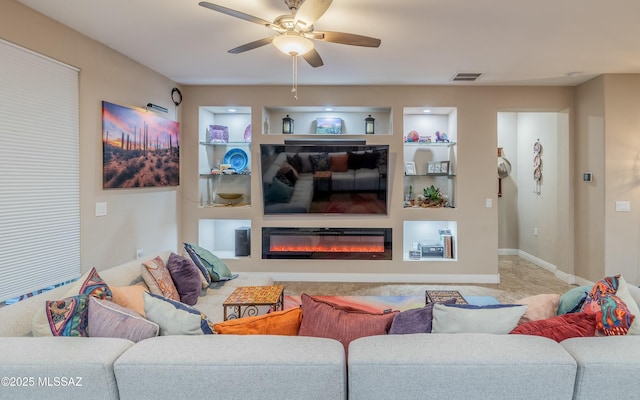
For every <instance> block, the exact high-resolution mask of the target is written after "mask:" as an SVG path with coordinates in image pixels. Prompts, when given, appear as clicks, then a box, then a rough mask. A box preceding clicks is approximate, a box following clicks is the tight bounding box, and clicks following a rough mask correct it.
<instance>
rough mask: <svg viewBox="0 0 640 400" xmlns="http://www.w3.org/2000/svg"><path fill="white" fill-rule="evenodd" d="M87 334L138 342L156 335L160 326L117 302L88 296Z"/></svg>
mask: <svg viewBox="0 0 640 400" xmlns="http://www.w3.org/2000/svg"><path fill="white" fill-rule="evenodd" d="M88 318H89V319H88V321H89V322H88V334H89V336H92V337H111V338H120V339H128V340H131V341H132V342H136V343H137V342H139V341H141V340H143V339H148V338H150V337H154V336H158V333H159V330H160V327H159V326H158V324H156V323H155V322H152V321H149V320H147V319H145V318H144V317H143V316H142V315H140V314H138V313H137V312H135V311H133V310H131V309H128V308H125V307H121V306H119V305H118V304H116V303H114V302H112V301H107V300H100V299H96V298H95V297H90V298H89V314H88Z"/></svg>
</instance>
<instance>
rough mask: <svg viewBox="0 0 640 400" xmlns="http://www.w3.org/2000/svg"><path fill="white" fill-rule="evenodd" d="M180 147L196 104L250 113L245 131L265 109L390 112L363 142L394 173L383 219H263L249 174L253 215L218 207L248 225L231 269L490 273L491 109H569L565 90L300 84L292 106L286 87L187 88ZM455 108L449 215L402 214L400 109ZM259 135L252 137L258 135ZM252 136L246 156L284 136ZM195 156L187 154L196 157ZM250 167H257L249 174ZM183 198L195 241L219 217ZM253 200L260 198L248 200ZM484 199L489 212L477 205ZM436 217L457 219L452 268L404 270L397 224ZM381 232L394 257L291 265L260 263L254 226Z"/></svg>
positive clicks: (192, 136) (189, 189)
mask: <svg viewBox="0 0 640 400" xmlns="http://www.w3.org/2000/svg"><path fill="white" fill-rule="evenodd" d="M184 93H185V102H184V109H183V113H184V114H183V117H184V124H183V128H184V129H183V134H184V140H183V145H184V146H185V147H186V148H188V149H192V148H196V147H197V146H198V144H197V138H198V135H197V134H198V132H197V130H198V124H197V118H198V107H200V106H205V105H207V106H224V105H242V106H251V107H252V108H253V110H254V114H253V120H252V124H253V126H261V110H262V107H263V106H272V107H274V106H291V105H299V106H318V105H325V104H331V105H332V106H379V107H391V108H392V110H393V111H392V113H393V115H392V123H393V127H394V134H393V136H384V135H381V136H377V135H376V136H374V137H371V138H370V137H367V140H368V141H370V142H373V141H375V143H389V144H390V145H391V148H390V152H391V157H390V159H391V161H392V162H393V163H395V169H393V170H392V181H391V185H390V186H391V202H390V214H389V215H388V216H387V217H378V218H373V219H371V218H369V219H367V218H365V217H362V218H356V217H347V218H345V217H344V216H343V217H322V218H304V219H302V218H300V217H298V218H288V217H284V216H279V217H277V218H275V217H271V218H265V217H263V215H262V208H261V204H260V201H259V198H260V196H259V194H260V190H261V189H260V187H259V185H258V179H257V177H256V178H254V179H252V183H253V185H252V197H253V199H254V205H253V207H252V208H251V209H248V210H247V209H240V210H234V209H228V211H226V210H225V214H224V218H238V219H251V220H252V228H253V230H252V248H251V253H252V255H253V256H252V257H251V259H249V260H231V261H230V262H229V263H230V265H231V266H232V269H236V270H243V271H271V272H273V271H275V272H310V273H320V272H327V273H395V274H465V275H475V274H479V275H485V274H497V249H498V225H497V192H496V146H497V135H496V132H497V117H496V116H497V112H498V110H500V109H503V108H508V107H512V108H519V109H534V110H540V109H542V110H555V111H560V110H565V109H569V108H571V106H572V100H573V97H572V89H571V88H558V87H549V88H533V87H518V88H515V87H514V88H505V87H473V88H469V87H453V86H435V87H434V86H430V87H425V86H422V87H420V86H414V87H398V86H382V87H364V86H351V87H350V86H340V87H336V86H313V87H300V88H299V95H300V100H299V101H297V102H296V101H295V100H294V99H293V98H292V97H291V93H290V91H289V88H288V87H284V86H272V87H268V86H261V87H237V86H236V87H232V86H187V87H185V90H184ZM425 105H428V106H432V107H438V106H442V107H446V106H452V107H457V111H458V113H457V115H458V154H457V157H458V163H457V178H456V185H457V196H456V198H457V208H456V209H453V210H425V211H424V212H420V211H417V210H406V209H403V208H402V205H401V203H402V196H403V190H402V181H401V180H402V175H403V167H402V165H403V164H402V162H403V160H402V135H403V127H402V110H403V107H408V106H425ZM256 131H257V130H256ZM256 131H254V134H253V148H252V156H253V157H254V159H255V157H258V144H259V143H262V142H267V141H268V142H271V143H278V142H281V141H282V136H276V135H272V136H263V135H260V132H256ZM194 154H195V153H194ZM197 166H198V164H197V160H196V159H195V158H185V159H183V169H184V173H185V176H193V177H195V176H197V173H198V170H197ZM254 169H255V168H254ZM183 189H184V194H185V199H186V201H185V202H184V204H183V205H184V206H183V216H184V239H185V240H187V241H197V234H198V220H199V219H201V218H213V217H214V216H218V215H219V214H218V211H212V210H211V209H201V208H199V207H198V199H199V194H198V186H197V182H196V181H195V180H192V179H187V180H185V182H184V188H183ZM256 194H258V195H256ZM486 199H492V201H493V204H494V206H493V207H492V208H486V207H485V201H486ZM416 219H425V220H429V219H436V220H454V221H458V261H457V262H455V263H450V262H429V263H411V262H403V261H402V248H401V243H402V236H401V235H402V231H403V227H402V222H403V220H416ZM278 225H281V226H292V227H296V226H330V227H333V226H340V227H343V226H344V227H354V226H355V227H359V226H382V227H391V228H392V229H393V237H394V249H393V260H391V261H376V262H369V263H362V262H349V261H344V262H343V261H341V262H333V263H327V262H314V261H305V262H301V261H291V260H261V259H260V254H261V248H260V246H261V237H260V230H261V228H262V226H278Z"/></svg>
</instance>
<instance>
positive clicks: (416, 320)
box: [389, 299, 456, 335]
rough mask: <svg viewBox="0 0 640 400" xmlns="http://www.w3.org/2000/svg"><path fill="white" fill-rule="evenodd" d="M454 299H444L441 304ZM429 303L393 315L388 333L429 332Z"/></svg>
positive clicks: (448, 302) (452, 301)
mask: <svg viewBox="0 0 640 400" xmlns="http://www.w3.org/2000/svg"><path fill="white" fill-rule="evenodd" d="M455 302H456V299H449V300H445V301H443V302H442V303H443V304H454V303H455ZM434 304H435V303H429V304H427V305H426V306H424V307H422V308H415V309H412V310H406V311H402V312H399V313H397V314H396V316H395V317H393V322H391V328H389V334H390V335H406V334H410V333H431V322H432V320H433V305H434Z"/></svg>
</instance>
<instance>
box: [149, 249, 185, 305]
mask: <svg viewBox="0 0 640 400" xmlns="http://www.w3.org/2000/svg"><path fill="white" fill-rule="evenodd" d="M140 275H141V276H142V279H144V282H145V283H146V284H147V286H148V287H149V291H150V292H151V293H153V294H158V295H161V296H164V297H168V298H170V299H173V300H180V293H178V289H176V285H175V284H174V283H173V279H172V278H171V273H170V272H169V269H167V266H166V265H165V263H164V261H163V260H162V258H160V257H155V258H153V259H151V260H147V261H145V262H143V263H142V265H141V266H140Z"/></svg>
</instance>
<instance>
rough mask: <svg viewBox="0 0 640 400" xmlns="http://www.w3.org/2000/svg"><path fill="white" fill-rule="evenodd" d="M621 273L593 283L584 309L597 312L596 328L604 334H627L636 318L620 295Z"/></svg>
mask: <svg viewBox="0 0 640 400" xmlns="http://www.w3.org/2000/svg"><path fill="white" fill-rule="evenodd" d="M619 278H620V275H615V276H608V277H606V278H604V279H602V280H600V281H598V282H596V284H595V285H593V288H591V291H590V292H589V296H588V297H587V299H586V300H585V302H584V305H583V306H582V311H583V312H586V313H589V314H595V316H596V330H597V332H598V334H600V335H603V336H617V335H626V334H627V333H628V332H629V327H631V324H632V323H633V320H634V319H635V315H633V314H632V313H631V312H630V311H629V308H628V307H627V305H626V304H625V302H624V301H623V300H622V299H621V298H620V297H618V296H616V292H617V291H618V285H619Z"/></svg>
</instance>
